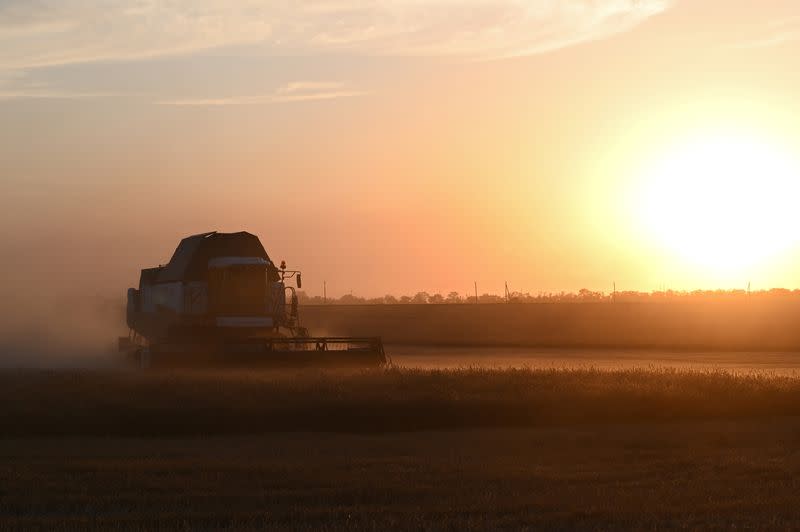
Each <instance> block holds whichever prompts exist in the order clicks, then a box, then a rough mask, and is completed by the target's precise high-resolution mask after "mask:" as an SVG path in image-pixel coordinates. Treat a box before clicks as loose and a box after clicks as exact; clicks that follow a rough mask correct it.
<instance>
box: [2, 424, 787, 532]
mask: <svg viewBox="0 0 800 532" xmlns="http://www.w3.org/2000/svg"><path fill="white" fill-rule="evenodd" d="M799 444H800V418H789V419H780V420H764V421H754V420H747V421H741V420H740V421H736V422H730V421H713V422H689V423H686V422H683V423H659V424H652V423H637V424H626V425H606V426H597V425H585V426H580V427H567V428H564V427H562V428H539V429H511V430H508V429H482V430H459V431H425V432H413V433H393V434H380V435H376V434H369V435H364V434H361V435H356V434H331V433H324V434H319V433H314V434H309V433H277V434H269V435H261V436H249V437H212V438H190V439H160V438H146V439H119V438H66V439H56V440H43V439H24V440H19V439H12V440H5V441H3V442H2V443H0V486H2V492H0V517H2V524H3V527H4V528H6V529H18V528H21V527H24V528H41V529H56V530H59V529H71V528H85V527H96V528H102V529H107V528H122V529H153V528H157V527H168V528H193V529H194V528H207V529H212V528H213V529H217V528H224V527H231V528H237V529H238V528H261V529H263V528H270V529H287V530H298V529H299V530H302V529H347V530H386V529H389V528H393V529H414V530H420V529H450V530H468V529H473V530H485V529H487V528H492V529H497V528H506V529H511V530H517V529H521V528H525V527H530V528H540V527H546V528H592V529H595V528H618V527H625V528H708V527H715V528H723V527H724V528H728V527H733V526H737V527H746V528H750V527H754V528H765V527H767V528H783V529H786V528H795V527H797V526H798V525H800V507H798V505H797V504H796V493H797V492H798V489H800V478H798V475H797V473H798V471H800V452H798V445H799Z"/></svg>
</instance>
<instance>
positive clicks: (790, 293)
mask: <svg viewBox="0 0 800 532" xmlns="http://www.w3.org/2000/svg"><path fill="white" fill-rule="evenodd" d="M297 295H298V298H299V300H300V303H301V304H304V305H326V304H327V305H458V304H461V305H463V304H470V303H472V304H476V303H477V304H498V303H509V304H525V303H588V302H609V303H613V302H637V301H638V302H647V301H651V302H655V301H664V302H667V301H710V300H737V299H738V300H745V299H753V298H755V299H775V298H793V297H797V298H800V290H798V289H794V290H790V289H787V288H772V289H769V290H758V291H752V292H751V291H748V290H742V289H734V290H691V291H682V290H655V291H652V292H640V291H633V290H624V291H617V292H600V291H594V290H589V289H586V288H582V289H580V290H578V291H577V292H547V293H544V292H542V293H538V294H530V293H528V292H512V293H510V294H509V295H508V296H507V297H506V296H501V295H498V294H488V293H485V294H482V295H479V296H478V297H477V301H476V298H475V295H471V294H460V293H458V292H450V293H448V294H447V295H443V294H439V293H434V294H430V293H428V292H417V293H416V294H414V295H413V296H409V295H404V296H394V295H391V294H387V295H385V296H382V297H373V298H368V297H359V296H356V295H353V294H345V295H343V296H341V297H338V298H335V297H327V298H323V297H322V296H319V295H314V296H312V295H309V294H307V293H306V292H303V291H298V294H297Z"/></svg>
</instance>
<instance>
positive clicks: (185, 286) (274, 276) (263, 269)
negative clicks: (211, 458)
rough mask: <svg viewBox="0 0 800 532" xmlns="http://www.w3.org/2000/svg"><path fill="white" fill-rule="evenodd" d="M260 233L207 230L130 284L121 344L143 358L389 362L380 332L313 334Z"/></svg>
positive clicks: (158, 361)
mask: <svg viewBox="0 0 800 532" xmlns="http://www.w3.org/2000/svg"><path fill="white" fill-rule="evenodd" d="M292 280H293V281H294V282H295V285H296V287H297V288H300V287H301V286H302V274H301V272H299V271H293V270H287V269H286V264H285V263H284V262H282V263H281V264H280V266H276V265H275V264H274V263H273V262H272V260H271V259H270V257H269V255H267V252H266V250H265V249H264V246H263V245H262V244H261V242H260V240H259V239H258V237H257V236H255V235H252V234H250V233H246V232H239V233H218V232H210V233H202V234H198V235H194V236H190V237H187V238H184V239H183V240H181V242H180V244H179V245H178V247H177V249H176V250H175V253H174V254H173V256H172V258H171V259H170V261H169V263H167V264H166V265H163V266H158V267H156V268H146V269H144V270H142V271H141V276H140V279H139V288H130V289H128V304H127V322H128V327H129V328H130V333H129V335H128V336H127V337H122V338H120V341H119V346H120V350H121V351H124V352H127V353H128V354H129V355H130V356H131V357H132V358H134V359H135V360H136V361H138V362H139V363H140V364H141V365H142V366H151V365H152V366H190V367H192V366H203V365H224V366H247V367H249V366H253V365H258V364H261V363H263V364H270V365H313V366H322V365H359V366H374V365H381V364H384V363H385V362H386V356H385V353H384V350H383V344H382V343H381V339H380V338H352V337H312V336H310V335H309V333H308V331H307V330H306V329H305V328H304V327H302V326H301V324H300V316H299V308H298V298H297V293H296V290H295V287H294V286H289V285H288V282H289V281H292Z"/></svg>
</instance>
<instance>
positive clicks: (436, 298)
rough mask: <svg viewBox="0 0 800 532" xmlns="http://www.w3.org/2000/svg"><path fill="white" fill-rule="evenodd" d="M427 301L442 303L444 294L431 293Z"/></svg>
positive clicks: (435, 303) (436, 303) (434, 303)
mask: <svg viewBox="0 0 800 532" xmlns="http://www.w3.org/2000/svg"><path fill="white" fill-rule="evenodd" d="M428 303H431V304H433V305H441V304H442V303H444V296H442V294H433V295H432V296H431V297H430V298H429V299H428Z"/></svg>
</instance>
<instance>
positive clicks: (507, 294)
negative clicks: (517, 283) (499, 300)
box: [506, 281, 511, 303]
mask: <svg viewBox="0 0 800 532" xmlns="http://www.w3.org/2000/svg"><path fill="white" fill-rule="evenodd" d="M510 302H511V297H510V295H509V293H508V281H506V303H510Z"/></svg>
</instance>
